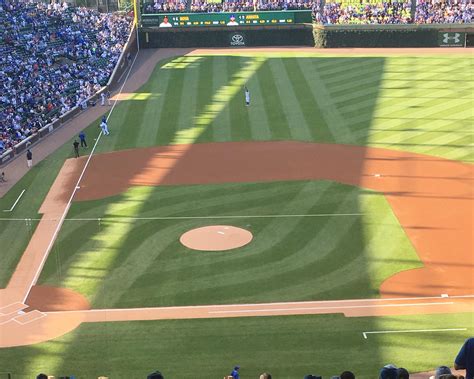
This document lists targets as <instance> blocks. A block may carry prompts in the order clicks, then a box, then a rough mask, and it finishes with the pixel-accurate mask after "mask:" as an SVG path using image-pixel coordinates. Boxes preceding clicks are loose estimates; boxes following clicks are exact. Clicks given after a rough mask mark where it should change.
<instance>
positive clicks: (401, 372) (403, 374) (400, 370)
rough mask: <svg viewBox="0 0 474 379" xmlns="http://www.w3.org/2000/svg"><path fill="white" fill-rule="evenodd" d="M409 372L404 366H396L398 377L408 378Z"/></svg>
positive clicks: (400, 378)
mask: <svg viewBox="0 0 474 379" xmlns="http://www.w3.org/2000/svg"><path fill="white" fill-rule="evenodd" d="M409 378H410V374H409V372H408V370H407V369H406V368H403V367H399V368H398V379H409Z"/></svg>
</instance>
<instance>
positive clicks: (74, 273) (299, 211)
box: [39, 181, 420, 308]
mask: <svg viewBox="0 0 474 379" xmlns="http://www.w3.org/2000/svg"><path fill="white" fill-rule="evenodd" d="M145 200H146V202H145ZM339 215H340V216H339ZM213 216H214V217H216V216H217V217H223V218H215V219H213V218H212V217H213ZM232 216H235V217H232ZM262 216H273V217H262ZM305 216H306V217H305ZM149 217H151V218H153V217H158V219H156V220H153V219H146V218H149ZM161 217H178V219H159V218H161ZM181 217H182V218H181ZM186 217H189V218H188V219H187V218H186ZM194 217H204V218H202V219H201V218H194ZM68 218H69V219H68V221H66V222H65V224H64V226H63V228H62V230H61V233H60V235H59V237H58V240H57V242H56V244H55V247H54V248H53V251H52V253H51V255H50V257H49V259H48V261H47V263H46V266H45V268H44V270H43V272H42V274H41V277H40V281H39V283H40V284H47V285H53V286H59V287H68V288H71V289H73V290H76V291H78V292H80V293H82V294H84V295H86V296H87V297H88V298H89V300H90V301H91V302H92V305H93V307H94V308H97V307H103V308H115V307H143V306H164V305H196V304H222V303H254V302H275V301H296V300H315V299H346V298H367V297H374V296H378V288H379V286H380V284H381V282H382V281H383V280H384V279H386V278H387V277H389V276H391V275H392V274H394V273H396V272H398V271H401V270H406V269H409V268H414V267H420V263H419V261H418V257H417V255H416V252H415V251H414V249H413V247H412V245H411V243H410V242H409V241H408V239H407V237H406V235H405V234H404V232H403V231H402V229H401V228H400V225H399V223H398V220H397V219H396V217H395V216H394V214H393V213H392V211H391V208H390V206H389V205H388V203H387V201H386V200H385V197H384V196H383V195H381V194H378V193H376V192H373V191H369V190H364V189H361V188H357V187H352V186H348V185H342V184H338V183H334V182H328V181H301V182H273V183H238V184H222V185H193V186H164V187H157V188H152V187H132V188H131V189H129V190H128V191H127V192H126V193H124V194H123V195H120V196H115V197H112V198H109V199H106V200H98V201H89V202H76V203H74V204H73V206H72V209H71V210H70V212H69V216H68ZM99 218H100V221H99ZM136 218H145V219H136ZM215 224H224V225H233V226H238V227H243V228H245V229H248V230H250V231H251V232H252V233H253V235H254V239H253V241H252V242H251V243H250V244H248V245H247V246H245V247H242V248H239V249H236V250H234V251H223V252H202V251H195V250H190V249H188V248H186V247H184V246H183V245H181V243H180V242H179V238H180V236H181V235H182V234H183V233H185V232H186V231H188V230H190V229H194V228H196V227H201V226H205V225H215Z"/></svg>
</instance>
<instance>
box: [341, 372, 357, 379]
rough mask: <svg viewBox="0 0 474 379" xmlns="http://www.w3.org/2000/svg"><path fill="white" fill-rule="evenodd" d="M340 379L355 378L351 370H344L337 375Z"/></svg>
mask: <svg viewBox="0 0 474 379" xmlns="http://www.w3.org/2000/svg"><path fill="white" fill-rule="evenodd" d="M339 376H340V378H341V379H355V375H354V373H353V372H351V371H344V372H343V373H342V374H341V375H339Z"/></svg>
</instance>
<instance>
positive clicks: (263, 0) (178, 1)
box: [143, 0, 314, 13]
mask: <svg viewBox="0 0 474 379" xmlns="http://www.w3.org/2000/svg"><path fill="white" fill-rule="evenodd" d="M313 5H314V2H313V0H222V1H219V0H217V1H216V0H190V6H189V9H188V8H187V5H186V0H154V2H153V3H146V4H145V5H144V8H143V11H144V13H180V12H188V11H189V12H194V13H215V12H255V11H260V12H261V11H280V10H311V9H312V8H313Z"/></svg>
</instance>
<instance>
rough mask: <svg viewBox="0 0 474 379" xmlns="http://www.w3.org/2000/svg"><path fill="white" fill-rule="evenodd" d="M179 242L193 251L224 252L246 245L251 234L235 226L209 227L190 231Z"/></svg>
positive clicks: (250, 238) (250, 239)
mask: <svg viewBox="0 0 474 379" xmlns="http://www.w3.org/2000/svg"><path fill="white" fill-rule="evenodd" d="M179 241H180V242H181V243H182V244H183V245H184V246H186V247H188V248H190V249H193V250H201V251H225V250H231V249H237V248H239V247H242V246H245V245H247V244H248V243H250V241H252V233H250V232H249V231H247V230H245V229H242V228H236V227H235V226H228V225H211V226H204V227H202V228H197V229H192V230H190V231H188V232H186V233H184V234H183V235H182V236H181V238H180V239H179Z"/></svg>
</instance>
